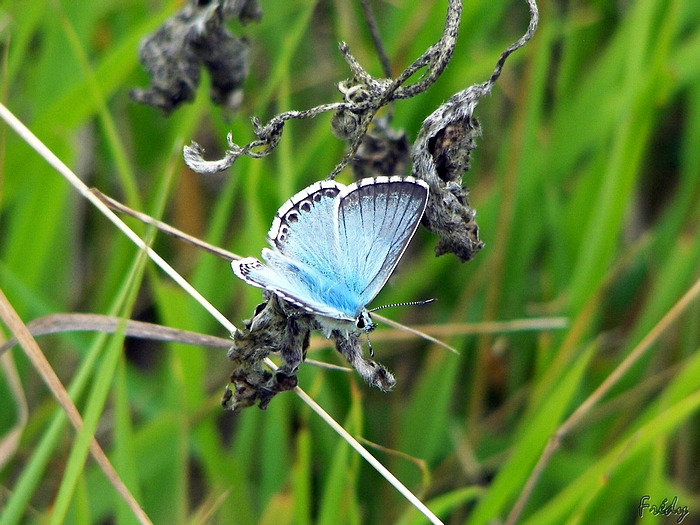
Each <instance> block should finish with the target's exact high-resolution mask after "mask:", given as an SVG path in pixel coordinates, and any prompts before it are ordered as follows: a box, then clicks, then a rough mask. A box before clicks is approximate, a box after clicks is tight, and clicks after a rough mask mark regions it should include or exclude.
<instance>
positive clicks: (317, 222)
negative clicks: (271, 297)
mask: <svg viewBox="0 0 700 525" xmlns="http://www.w3.org/2000/svg"><path fill="white" fill-rule="evenodd" d="M427 202H428V185H427V184H426V183H425V182H423V181H422V180H417V179H414V178H412V177H375V178H368V179H362V180H360V181H358V182H356V183H354V184H350V185H349V186H344V185H343V184H339V183H337V182H335V181H333V180H324V181H320V182H316V183H315V184H312V185H311V186H309V187H308V188H306V189H304V190H302V191H300V192H299V193H297V194H296V195H294V196H293V197H292V198H291V199H289V200H288V201H287V202H285V203H284V204H283V205H282V207H281V208H280V209H279V211H278V212H277V214H276V215H275V219H274V220H273V222H272V227H271V228H270V231H269V232H268V242H269V243H270V246H271V247H272V249H269V248H263V250H262V258H263V259H264V260H265V262H266V263H267V264H266V265H265V264H263V263H261V262H260V261H259V260H258V259H256V258H254V257H248V258H246V259H241V260H239V261H233V262H232V263H231V267H232V268H233V273H235V274H236V276H237V277H239V278H241V279H243V280H244V281H245V282H246V283H248V284H250V285H252V286H256V287H258V288H263V289H266V290H269V291H271V292H274V293H275V294H277V295H278V296H279V297H281V298H282V299H284V300H285V301H288V302H289V303H292V304H294V305H296V306H299V307H301V308H303V309H305V310H306V311H308V312H310V313H311V314H314V315H315V317H316V319H317V320H318V322H319V324H320V325H321V327H322V331H323V333H324V335H325V336H326V337H329V336H330V334H331V331H332V330H339V331H340V332H341V333H342V334H344V335H345V336H347V334H348V333H349V332H358V331H364V332H369V331H370V330H372V329H373V328H374V326H375V325H374V323H373V322H372V318H371V316H370V313H369V311H367V308H366V306H367V304H368V303H369V302H370V301H372V299H374V297H375V296H376V295H377V294H378V293H379V291H380V290H381V289H382V288H383V287H384V284H386V282H387V280H388V279H389V276H390V275H391V273H392V272H393V271H394V268H396V265H397V264H398V263H399V259H401V256H402V255H403V253H404V251H405V250H406V246H408V243H409V242H410V240H411V238H412V237H413V235H414V233H415V232H416V229H417V228H418V223H419V222H420V220H421V217H422V216H423V212H424V211H425V206H426V204H427Z"/></svg>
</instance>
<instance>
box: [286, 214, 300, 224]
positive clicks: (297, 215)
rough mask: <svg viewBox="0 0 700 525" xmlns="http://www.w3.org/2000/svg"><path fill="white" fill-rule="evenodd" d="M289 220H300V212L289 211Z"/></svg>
mask: <svg viewBox="0 0 700 525" xmlns="http://www.w3.org/2000/svg"><path fill="white" fill-rule="evenodd" d="M287 222H299V214H298V213H295V212H291V213H288V214H287Z"/></svg>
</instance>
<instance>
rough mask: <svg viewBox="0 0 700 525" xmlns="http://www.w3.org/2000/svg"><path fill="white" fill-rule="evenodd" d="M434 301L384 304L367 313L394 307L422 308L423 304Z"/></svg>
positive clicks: (433, 300)
mask: <svg viewBox="0 0 700 525" xmlns="http://www.w3.org/2000/svg"><path fill="white" fill-rule="evenodd" d="M435 301H437V299H426V300H425V301H409V302H406V303H392V304H385V305H383V306H377V307H376V308H372V309H371V310H369V311H370V312H376V311H377V310H384V308H393V307H394V306H422V305H424V304H428V303H434V302H435Z"/></svg>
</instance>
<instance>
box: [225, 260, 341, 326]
mask: <svg viewBox="0 0 700 525" xmlns="http://www.w3.org/2000/svg"><path fill="white" fill-rule="evenodd" d="M263 258H264V259H265V262H267V263H268V264H267V265H265V264H263V263H261V262H260V261H259V260H257V259H256V258H255V257H247V258H245V259H241V260H239V261H233V262H232V263H231V268H232V269H233V273H234V274H235V275H236V276H237V277H238V278H240V279H242V280H243V281H245V282H246V283H248V284H250V285H251V286H255V287H257V288H263V289H265V290H270V291H271V292H274V293H276V294H277V295H279V296H280V297H282V298H283V299H285V300H286V301H288V302H290V303H292V304H295V305H297V306H300V307H302V308H304V309H305V310H307V311H308V312H310V313H313V314H320V315H324V316H326V317H332V318H334V319H342V320H346V321H351V320H353V319H354V317H353V316H350V315H347V314H343V312H342V310H341V309H340V307H341V306H342V304H337V303H338V301H337V300H336V301H335V303H336V304H334V305H330V304H328V301H325V302H324V301H319V300H318V298H317V297H314V291H315V289H316V287H317V286H318V285H319V283H322V282H323V280H322V279H320V278H319V277H320V276H319V275H318V274H316V273H315V272H313V270H312V269H311V268H308V267H306V266H305V265H299V264H298V263H297V264H295V263H294V261H292V260H291V259H289V258H287V257H285V256H284V255H282V254H280V253H279V252H275V251H273V250H268V249H263ZM309 271H310V272H311V273H309ZM316 291H317V290H316ZM334 296H335V297H336V298H337V299H342V295H338V294H334Z"/></svg>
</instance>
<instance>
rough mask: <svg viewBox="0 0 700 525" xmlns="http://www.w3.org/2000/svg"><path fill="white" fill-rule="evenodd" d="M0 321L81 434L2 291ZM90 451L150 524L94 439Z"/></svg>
mask: <svg viewBox="0 0 700 525" xmlns="http://www.w3.org/2000/svg"><path fill="white" fill-rule="evenodd" d="M0 318H1V319H2V320H3V322H4V323H5V324H6V325H7V327H8V328H9V329H10V331H11V332H12V334H13V335H14V336H15V337H16V338H17V340H18V341H19V344H20V346H21V347H22V349H23V350H24V352H25V353H26V354H27V357H28V358H29V360H30V361H31V362H32V364H33V365H34V368H35V369H36V370H37V372H39V374H40V375H41V377H42V379H43V380H44V382H45V383H46V385H47V386H48V387H49V389H50V390H51V392H53V394H54V396H55V397H56V399H57V400H58V402H59V404H60V405H61V407H63V410H64V412H65V413H66V415H67V416H68V419H69V420H70V422H71V424H72V425H73V427H74V428H75V430H76V432H80V430H81V428H82V426H83V420H82V418H81V417H80V413H79V412H78V409H77V408H76V407H75V405H74V404H73V401H72V400H71V398H70V396H69V395H68V392H67V391H66V389H65V388H64V386H63V384H62V383H61V380H60V379H59V378H58V376H57V375H56V372H54V370H53V368H52V367H51V364H50V363H49V362H48V360H47V359H46V356H45V355H44V353H43V352H42V351H41V348H39V345H38V344H37V343H36V341H35V340H34V338H33V337H32V335H31V334H30V333H29V330H27V327H26V326H25V325H24V323H23V322H22V319H20V317H19V315H17V312H16V311H15V309H14V308H12V305H11V304H10V303H9V301H8V300H7V298H6V297H5V294H4V293H3V292H2V290H0ZM90 452H91V453H92V456H93V457H94V458H95V461H97V464H98V465H100V468H101V469H102V471H103V472H104V473H105V475H106V476H107V479H109V481H110V483H111V484H112V485H113V486H114V488H115V489H116V490H117V492H118V493H119V495H120V496H121V498H122V499H123V500H124V501H125V502H126V504H127V505H128V506H129V508H130V509H131V511H132V512H133V513H134V516H136V517H137V518H138V519H139V521H140V522H141V523H144V524H151V523H152V522H151V520H150V519H149V517H148V516H147V515H146V513H145V512H144V511H143V509H142V508H141V506H140V505H139V503H138V502H137V501H136V499H135V498H134V496H133V495H132V494H131V492H130V491H129V489H128V488H127V487H126V485H124V482H123V481H122V480H121V478H120V477H119V474H118V473H117V471H116V470H114V467H113V466H112V464H111V463H110V462H109V459H108V458H107V455H106V454H105V453H104V451H103V450H102V448H101V447H100V445H99V444H98V443H97V440H96V439H95V438H94V437H93V438H92V439H91V441H90Z"/></svg>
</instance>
